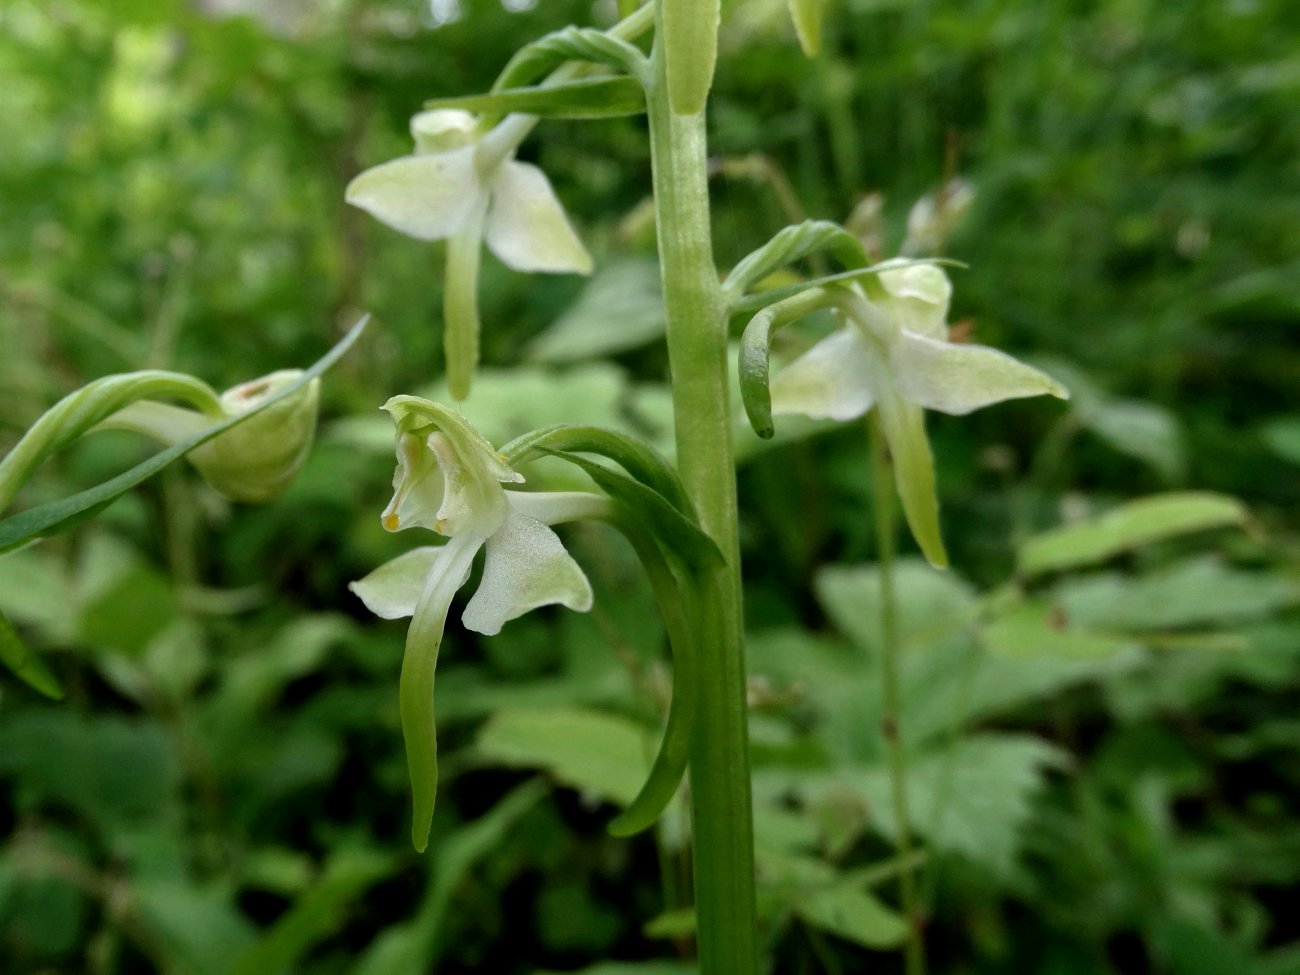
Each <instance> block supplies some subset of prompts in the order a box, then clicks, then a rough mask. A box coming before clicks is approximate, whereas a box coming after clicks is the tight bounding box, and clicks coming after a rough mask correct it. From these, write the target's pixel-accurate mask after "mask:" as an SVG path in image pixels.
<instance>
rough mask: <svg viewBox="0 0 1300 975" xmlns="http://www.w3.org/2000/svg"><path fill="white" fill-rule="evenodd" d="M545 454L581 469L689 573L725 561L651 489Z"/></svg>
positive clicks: (572, 458)
mask: <svg viewBox="0 0 1300 975" xmlns="http://www.w3.org/2000/svg"><path fill="white" fill-rule="evenodd" d="M548 453H551V454H553V455H554V456H556V457H561V458H563V459H564V460H567V461H569V463H571V464H576V465H577V466H578V467H580V468H582V469H583V470H584V471H585V472H586V473H587V475H588V476H589V477H590V478H591V479H592V480H593V481H595V482H596V485H597V486H598V487H599V488H600V489H601V490H603V491H604V492H605V493H606V494H608V495H609V496H610V497H611V498H613V499H614V501H616V502H617V503H618V504H620V505H622V506H623V507H624V508H625V509H626V510H627V512H628V513H629V514H630V515H631V516H632V517H633V518H636V519H638V520H641V521H643V522H644V523H645V524H646V526H647V527H648V529H649V531H650V534H651V535H653V536H654V538H655V541H657V542H658V543H659V544H660V545H661V546H662V547H663V549H664V551H665V552H666V553H672V554H673V555H675V556H676V557H677V558H678V559H680V560H681V563H682V564H683V565H686V566H687V567H689V568H690V570H691V571H692V572H695V573H699V572H702V571H704V570H705V569H708V568H713V567H716V566H719V565H722V564H723V563H724V562H725V561H726V559H725V557H724V556H723V554H722V552H721V550H720V549H719V548H718V546H717V544H716V543H715V542H714V541H713V539H712V538H710V537H709V536H708V535H707V534H705V532H704V530H703V529H702V528H700V527H699V526H698V525H697V524H696V523H695V521H694V520H693V519H692V518H690V517H689V516H687V515H686V514H683V513H682V512H681V511H680V510H679V509H678V508H676V507H674V506H673V505H672V504H671V503H670V502H669V501H668V499H667V498H665V497H664V496H663V495H662V494H660V493H659V492H658V491H656V490H655V489H654V488H652V487H649V486H648V485H646V484H643V483H642V482H640V481H638V480H636V479H635V478H632V477H629V476H628V475H626V474H624V473H622V472H620V471H614V470H610V469H609V468H608V467H605V466H604V465H602V464H597V463H596V462H595V461H590V460H587V459H586V458H585V457H579V456H578V455H577V454H572V453H567V452H565V451H558V450H556V451H548Z"/></svg>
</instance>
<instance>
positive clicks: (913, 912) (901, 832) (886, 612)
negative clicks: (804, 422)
mask: <svg viewBox="0 0 1300 975" xmlns="http://www.w3.org/2000/svg"><path fill="white" fill-rule="evenodd" d="M867 426H868V429H869V431H870V439H871V491H872V502H873V503H872V508H873V509H874V511H875V516H876V517H875V520H876V548H877V556H878V559H879V565H880V642H881V660H880V674H881V685H882V691H883V694H884V714H883V715H882V716H881V719H880V726H881V731H882V732H883V733H884V736H885V748H886V750H887V752H888V754H889V791H890V800H891V802H892V804H893V807H894V823H895V828H896V830H897V833H898V857H899V860H900V861H901V862H903V863H905V864H908V863H910V862H911V858H912V857H911V855H912V825H911V818H910V815H909V813H908V807H907V751H906V749H904V747H903V743H902V740H901V722H902V692H901V688H900V683H901V682H900V680H899V657H900V655H901V654H900V651H901V649H902V648H901V646H900V645H899V639H898V599H897V594H896V592H895V591H894V474H893V471H892V469H891V467H892V465H891V463H890V460H889V451H888V447H887V445H886V442H885V433H884V430H883V429H882V428H881V424H880V420H879V418H878V417H877V415H876V413H875V412H873V413H872V414H871V415H870V417H869V418H868V422H867ZM898 887H899V894H900V898H901V900H902V903H903V913H904V914H906V915H907V927H908V938H907V946H906V949H905V957H906V966H907V975H924V972H925V938H924V933H923V931H922V927H923V919H922V917H921V901H920V897H919V891H918V890H917V883H916V873H915V871H914V869H913V867H911V866H906V867H904V868H903V869H901V870H899V873H898Z"/></svg>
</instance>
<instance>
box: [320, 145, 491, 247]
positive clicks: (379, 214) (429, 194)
mask: <svg viewBox="0 0 1300 975" xmlns="http://www.w3.org/2000/svg"><path fill="white" fill-rule="evenodd" d="M483 193H484V189H483V186H482V184H481V183H480V182H479V178H478V174H477V173H476V172H475V169H474V147H473V146H466V147H464V148H463V149H456V150H454V151H452V152H440V153H435V154H433V155H422V156H403V157H402V158H401V159H394V160H393V161H392V162H386V163H383V164H382V165H379V166H375V167H374V168H373V169H367V170H366V171H365V172H364V173H362V174H361V175H359V176H358V177H357V178H356V179H354V180H353V181H352V182H351V183H349V184H348V188H347V192H346V194H345V199H346V200H347V201H348V202H349V203H351V204H352V205H353V206H358V207H360V208H361V209H363V210H365V211H366V212H367V213H369V214H371V215H372V216H374V217H376V218H377V219H379V220H381V221H383V222H384V223H386V224H388V226H390V227H392V228H393V229H394V230H398V231H401V232H402V233H404V234H407V235H408V236H411V237H416V238H418V239H420V240H441V239H442V238H444V237H450V236H452V235H453V234H455V233H456V232H457V231H459V230H460V229H461V228H462V227H463V226H464V225H465V223H466V221H468V220H469V219H470V217H471V216H472V215H473V213H474V211H475V206H476V204H478V203H479V201H480V200H481V199H482V197H483Z"/></svg>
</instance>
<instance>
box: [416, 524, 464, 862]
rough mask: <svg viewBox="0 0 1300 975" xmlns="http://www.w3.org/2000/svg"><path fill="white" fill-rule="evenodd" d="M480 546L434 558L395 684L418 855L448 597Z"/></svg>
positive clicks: (428, 817)
mask: <svg viewBox="0 0 1300 975" xmlns="http://www.w3.org/2000/svg"><path fill="white" fill-rule="evenodd" d="M482 544H483V538H482V536H479V535H462V536H460V537H459V538H453V539H452V540H451V541H450V542H448V543H447V544H446V545H444V546H443V547H442V548H440V549H439V550H438V557H437V560H436V561H435V563H434V565H433V568H432V569H431V570H430V572H429V575H428V578H427V579H426V580H425V585H424V589H423V590H422V591H421V592H420V597H419V600H418V601H417V602H416V605H415V612H414V614H413V615H412V617H411V628H410V629H409V630H407V631H406V653H405V655H404V656H403V657H402V676H401V678H400V680H399V683H398V708H399V710H400V712H401V716H402V737H403V738H404V739H405V741H406V767H407V771H408V772H409V773H410V776H411V804H412V808H411V843H412V844H413V845H414V846H415V849H416V850H417V851H419V852H420V853H423V852H424V848H425V847H426V846H428V844H429V824H430V823H431V822H432V821H433V802H434V798H435V797H436V795H437V792H438V727H437V724H436V723H435V719H434V714H433V678H434V671H435V670H436V669H437V666H438V651H439V649H440V648H441V646H442V631H443V628H444V627H445V626H446V624H447V610H448V608H449V607H450V606H451V597H452V596H454V595H455V593H456V590H457V589H459V588H460V587H461V586H462V585H463V584H464V581H465V577H466V575H467V574H468V573H469V568H470V565H471V564H473V561H474V555H475V553H477V552H478V550H479V547H480V546H481V545H482Z"/></svg>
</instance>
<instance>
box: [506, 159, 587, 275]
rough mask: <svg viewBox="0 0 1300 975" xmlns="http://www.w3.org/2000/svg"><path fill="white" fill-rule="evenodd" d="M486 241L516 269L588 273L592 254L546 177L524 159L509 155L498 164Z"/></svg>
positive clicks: (507, 263)
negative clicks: (504, 160) (570, 222)
mask: <svg viewBox="0 0 1300 975" xmlns="http://www.w3.org/2000/svg"><path fill="white" fill-rule="evenodd" d="M487 245H488V247H489V248H491V250H492V253H493V254H495V255H496V256H497V257H499V258H500V259H501V261H502V262H503V263H504V264H506V265H508V266H509V267H512V268H514V269H515V270H516V271H549V272H554V273H566V272H572V273H576V274H590V273H591V255H590V254H588V253H587V249H586V248H585V247H583V246H582V241H580V240H579V239H578V235H577V234H576V233H574V230H573V227H572V226H571V225H570V224H569V218H568V217H566V216H565V215H564V208H563V207H562V206H560V201H559V200H558V199H556V197H555V191H554V190H552V189H551V184H550V181H549V180H548V179H547V178H546V175H545V174H544V173H543V172H542V171H541V170H540V169H538V168H537V167H536V166H530V165H529V164H528V163H521V162H514V161H510V162H506V163H503V164H502V166H501V168H500V169H499V170H497V174H496V177H495V178H494V179H493V181H492V206H491V209H490V210H488V218H487Z"/></svg>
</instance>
